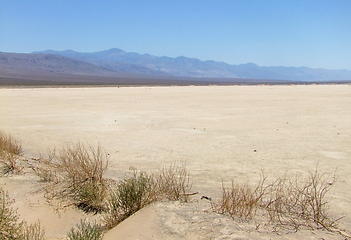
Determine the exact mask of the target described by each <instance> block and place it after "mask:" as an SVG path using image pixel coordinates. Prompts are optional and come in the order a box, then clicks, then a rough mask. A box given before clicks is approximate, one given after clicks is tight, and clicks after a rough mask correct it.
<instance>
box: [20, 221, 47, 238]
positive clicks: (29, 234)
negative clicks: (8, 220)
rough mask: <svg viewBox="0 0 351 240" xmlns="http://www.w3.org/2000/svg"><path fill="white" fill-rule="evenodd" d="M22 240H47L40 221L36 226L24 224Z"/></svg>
mask: <svg viewBox="0 0 351 240" xmlns="http://www.w3.org/2000/svg"><path fill="white" fill-rule="evenodd" d="M20 239H21V240H45V239H46V238H45V231H44V228H43V227H42V226H40V221H37V222H35V223H34V224H30V225H28V224H27V223H26V222H24V224H23V226H22V234H21V238H20Z"/></svg>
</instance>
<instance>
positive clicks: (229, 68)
mask: <svg viewBox="0 0 351 240" xmlns="http://www.w3.org/2000/svg"><path fill="white" fill-rule="evenodd" d="M34 53H40V54H57V55H62V56H66V57H69V58H72V59H75V60H79V61H84V62H87V63H91V64H95V65H99V66H102V67H105V68H109V69H111V70H115V71H121V72H131V73H144V74H145V73H146V74H157V75H167V76H179V77H200V78H256V79H279V80H294V81H327V80H351V71H349V70H327V69H313V68H307V67H298V68H297V67H260V66H257V65H256V64H254V63H247V64H240V65H230V64H227V63H224V62H216V61H201V60H199V59H196V58H187V57H183V56H181V57H176V58H170V57H165V56H164V57H157V56H152V55H150V54H139V53H133V52H129V53H128V52H125V51H123V50H121V49H117V48H112V49H109V50H105V51H101V52H93V53H80V52H75V51H72V50H66V51H54V50H46V51H40V52H34Z"/></svg>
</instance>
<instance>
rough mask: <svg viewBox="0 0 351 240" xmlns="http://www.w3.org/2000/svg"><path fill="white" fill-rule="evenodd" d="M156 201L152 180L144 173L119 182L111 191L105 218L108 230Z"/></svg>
mask: <svg viewBox="0 0 351 240" xmlns="http://www.w3.org/2000/svg"><path fill="white" fill-rule="evenodd" d="M155 200H156V195H155V192H154V180H153V178H152V177H151V176H149V175H147V174H146V173H144V172H140V173H137V172H136V171H135V170H134V173H133V176H132V177H129V178H125V179H123V180H121V181H120V182H119V183H118V184H117V187H116V189H115V190H111V193H110V197H109V200H108V208H107V209H108V210H107V215H106V216H105V221H106V225H107V227H108V228H112V227H114V226H116V225H117V224H118V223H119V222H121V221H123V220H124V219H125V218H127V217H129V216H130V215H132V214H133V213H135V212H137V211H138V210H139V209H141V208H143V207H144V206H145V205H147V204H149V203H151V202H153V201H155Z"/></svg>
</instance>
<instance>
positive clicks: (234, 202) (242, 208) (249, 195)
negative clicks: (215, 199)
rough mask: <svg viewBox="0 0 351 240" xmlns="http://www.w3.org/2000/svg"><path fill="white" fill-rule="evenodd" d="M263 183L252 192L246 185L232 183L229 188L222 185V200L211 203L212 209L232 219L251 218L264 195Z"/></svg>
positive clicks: (262, 181)
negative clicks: (235, 217)
mask: <svg viewBox="0 0 351 240" xmlns="http://www.w3.org/2000/svg"><path fill="white" fill-rule="evenodd" d="M263 183H264V180H261V181H260V182H259V184H258V185H257V187H256V188H255V189H254V190H253V189H252V188H251V187H250V186H249V185H248V184H247V183H246V184H240V183H235V182H234V181H232V184H231V187H229V188H228V187H225V186H224V184H223V183H222V198H221V200H220V201H219V203H213V204H212V208H213V209H214V211H216V212H218V213H221V214H225V213H228V214H229V215H230V216H232V217H234V216H237V217H240V218H244V219H249V218H252V217H253V216H254V215H255V213H256V210H257V208H258V207H259V202H260V200H261V198H262V196H263V194H264V188H263Z"/></svg>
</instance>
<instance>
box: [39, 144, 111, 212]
mask: <svg viewBox="0 0 351 240" xmlns="http://www.w3.org/2000/svg"><path fill="white" fill-rule="evenodd" d="M45 165H46V168H45V167H43V166H42V168H41V170H40V169H39V171H38V172H40V173H39V174H41V177H42V179H43V180H52V179H54V180H55V181H54V182H53V183H52V185H48V187H47V188H46V189H47V194H46V195H47V197H48V198H49V199H62V200H67V201H68V202H71V204H73V205H76V206H77V207H78V208H80V209H82V210H83V211H85V212H101V211H103V210H104V200H105V197H106V193H107V183H106V179H105V178H104V173H105V171H106V169H107V166H108V158H107V154H106V153H105V152H104V151H103V150H102V149H101V147H100V146H98V147H97V149H94V148H93V147H92V146H91V145H87V146H86V145H83V144H81V143H77V144H72V145H68V146H67V147H64V148H62V149H60V150H58V151H55V150H54V151H52V152H50V154H49V159H48V160H46V162H45ZM69 205H70V204H69Z"/></svg>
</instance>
